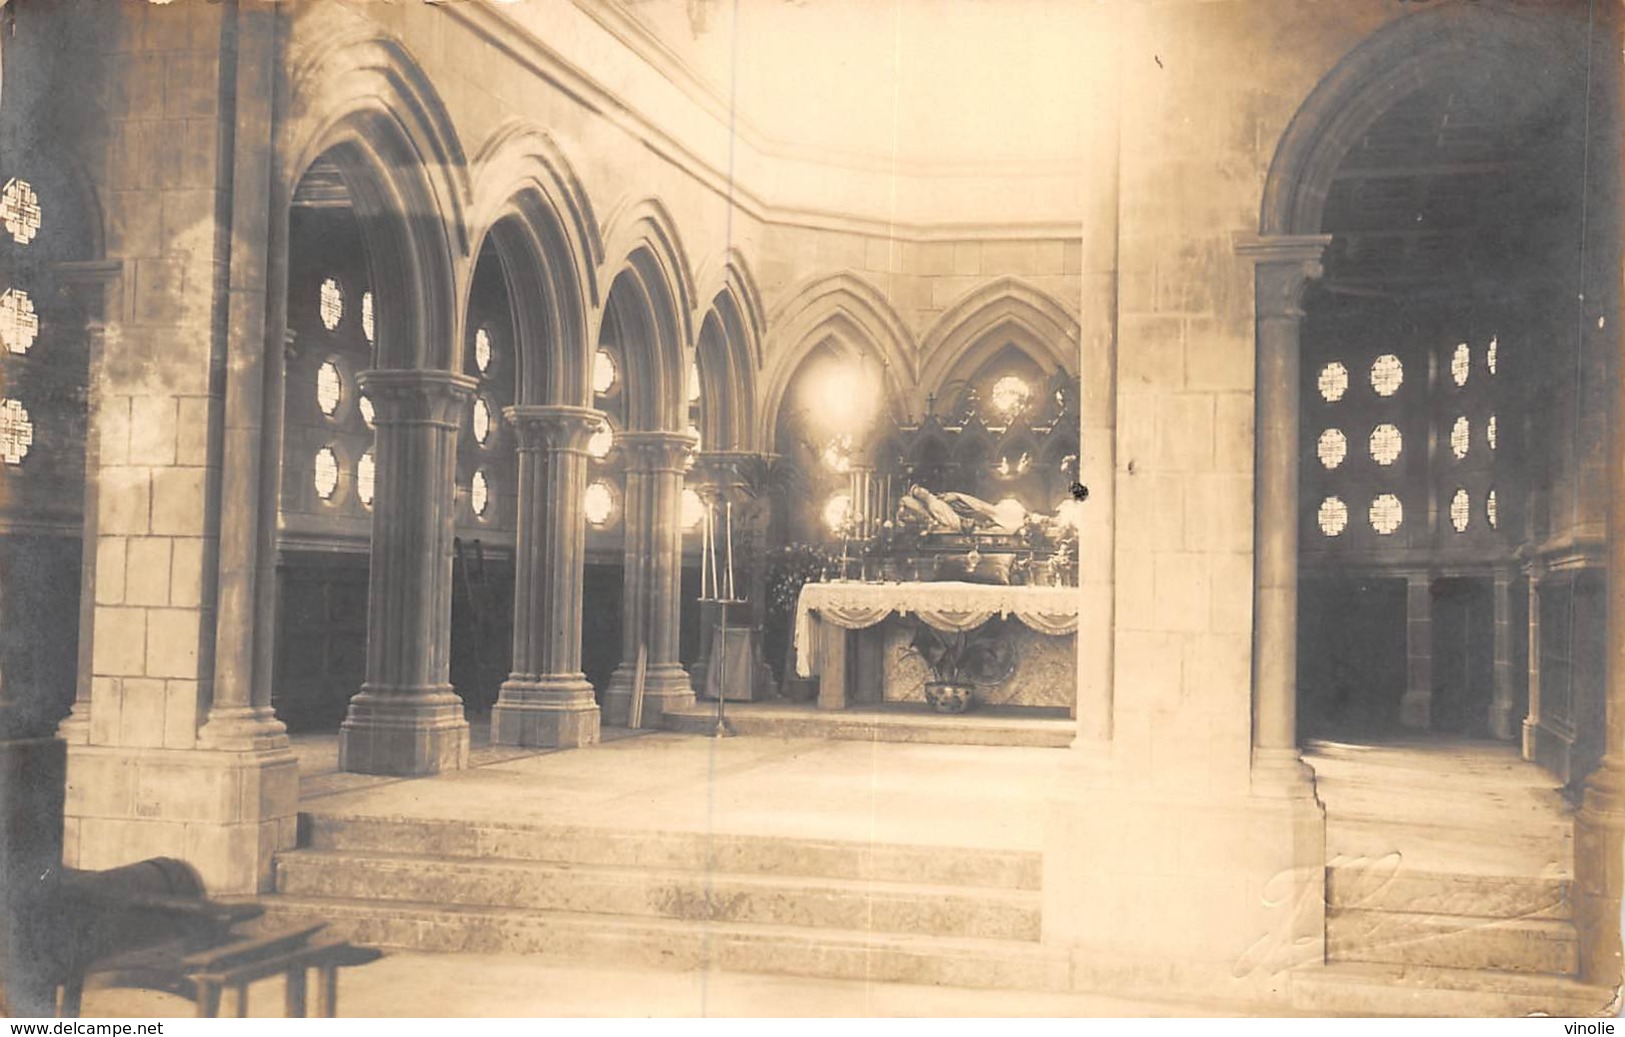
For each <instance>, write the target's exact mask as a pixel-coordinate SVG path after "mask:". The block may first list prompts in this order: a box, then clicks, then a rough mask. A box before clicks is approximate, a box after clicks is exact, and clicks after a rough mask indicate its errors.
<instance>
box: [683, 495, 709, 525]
mask: <svg viewBox="0 0 1625 1037" xmlns="http://www.w3.org/2000/svg"><path fill="white" fill-rule="evenodd" d="M682 519H683V528H684V529H690V530H692V529H699V528H700V523H701V522H704V521H705V502H704V501H703V500H701V499H700V495H699V494H698V493H695V492H694V490H693V489H692V488H691V487H687V486H685V487H683V513H682Z"/></svg>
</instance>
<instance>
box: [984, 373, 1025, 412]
mask: <svg viewBox="0 0 1625 1037" xmlns="http://www.w3.org/2000/svg"><path fill="white" fill-rule="evenodd" d="M991 396H992V403H993V410H994V411H995V412H997V413H998V415H999V416H1000V417H1002V418H1004V419H1005V420H1007V421H1008V420H1009V419H1011V418H1014V417H1015V416H1016V415H1018V414H1020V413H1021V412H1022V411H1024V410H1026V409H1027V407H1028V405H1029V404H1031V403H1032V399H1033V389H1032V386H1030V385H1028V384H1027V381H1026V379H1024V378H1021V377H1020V376H1018V375H1013V374H1007V375H1005V376H1004V377H1003V378H1000V379H999V380H998V381H996V382H994V383H993V391H992V393H991Z"/></svg>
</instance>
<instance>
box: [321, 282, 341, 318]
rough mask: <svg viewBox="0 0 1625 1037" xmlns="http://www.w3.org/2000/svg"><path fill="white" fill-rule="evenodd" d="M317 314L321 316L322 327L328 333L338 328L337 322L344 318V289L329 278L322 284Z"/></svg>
mask: <svg viewBox="0 0 1625 1037" xmlns="http://www.w3.org/2000/svg"><path fill="white" fill-rule="evenodd" d="M318 312H319V313H320V314H321V318H322V327H324V328H326V329H327V330H328V331H332V330H333V329H334V328H336V327H338V326H339V321H340V320H342V319H343V318H344V289H342V288H340V287H339V283H338V282H337V281H335V280H334V279H333V278H331V277H329V278H327V279H326V280H324V281H323V282H322V289H321V297H320V299H319V300H318Z"/></svg>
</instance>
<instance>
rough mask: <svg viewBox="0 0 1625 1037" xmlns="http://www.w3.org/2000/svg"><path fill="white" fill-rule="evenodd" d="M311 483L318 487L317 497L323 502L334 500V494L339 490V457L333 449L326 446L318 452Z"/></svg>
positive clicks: (312, 468)
mask: <svg viewBox="0 0 1625 1037" xmlns="http://www.w3.org/2000/svg"><path fill="white" fill-rule="evenodd" d="M310 481H311V483H312V484H313V485H314V486H315V487H316V496H318V497H320V498H321V499H322V500H332V499H333V494H334V493H335V492H336V491H337V490H338V488H339V456H338V454H336V453H334V452H333V448H332V447H330V446H324V447H322V448H321V449H320V450H318V451H316V460H315V463H314V464H312V465H311V476H310Z"/></svg>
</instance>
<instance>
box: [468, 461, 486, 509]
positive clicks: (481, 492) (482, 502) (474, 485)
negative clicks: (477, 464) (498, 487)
mask: <svg viewBox="0 0 1625 1037" xmlns="http://www.w3.org/2000/svg"><path fill="white" fill-rule="evenodd" d="M468 506H469V507H470V508H472V509H473V510H474V514H475V515H476V516H477V517H479V518H484V517H485V513H486V511H487V510H488V509H489V508H490V507H491V481H490V480H489V479H488V478H487V477H486V475H485V469H483V468H480V469H477V470H475V472H474V477H473V478H472V479H470V480H469V481H468Z"/></svg>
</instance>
